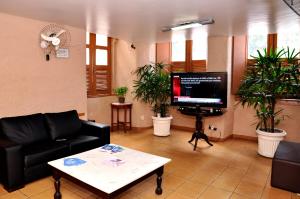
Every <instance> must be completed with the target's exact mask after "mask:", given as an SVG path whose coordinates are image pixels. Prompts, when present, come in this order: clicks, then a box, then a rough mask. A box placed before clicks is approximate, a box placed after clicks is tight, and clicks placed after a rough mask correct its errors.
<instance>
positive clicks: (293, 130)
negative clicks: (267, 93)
mask: <svg viewBox="0 0 300 199" xmlns="http://www.w3.org/2000/svg"><path fill="white" fill-rule="evenodd" d="M277 108H278V109H283V115H286V117H285V119H284V120H282V121H281V122H280V124H279V125H278V128H281V129H284V130H285V131H286V132H287V136H286V140H290V141H297V142H300V122H299V121H300V104H299V103H295V102H290V103H286V102H278V106H277ZM255 122H256V118H255V111H254V109H253V108H248V107H245V108H243V107H242V106H241V105H238V106H236V108H235V111H234V126H233V134H235V135H242V136H250V137H256V133H255V127H256V125H255ZM253 124H254V125H253Z"/></svg>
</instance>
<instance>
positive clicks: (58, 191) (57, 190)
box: [53, 173, 61, 199]
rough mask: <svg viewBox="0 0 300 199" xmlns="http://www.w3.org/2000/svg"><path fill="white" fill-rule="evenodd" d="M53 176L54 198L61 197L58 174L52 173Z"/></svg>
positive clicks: (59, 198) (58, 198)
mask: <svg viewBox="0 0 300 199" xmlns="http://www.w3.org/2000/svg"><path fill="white" fill-rule="evenodd" d="M53 178H54V187H55V193H54V199H61V193H60V176H59V175H57V174H55V173H54V174H53Z"/></svg>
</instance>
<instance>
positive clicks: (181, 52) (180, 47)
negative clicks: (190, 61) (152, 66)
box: [171, 40, 185, 62]
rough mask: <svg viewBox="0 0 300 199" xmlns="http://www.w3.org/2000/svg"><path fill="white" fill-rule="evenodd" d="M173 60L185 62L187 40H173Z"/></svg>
mask: <svg viewBox="0 0 300 199" xmlns="http://www.w3.org/2000/svg"><path fill="white" fill-rule="evenodd" d="M171 60H172V62H185V40H182V41H175V42H172V59H171Z"/></svg>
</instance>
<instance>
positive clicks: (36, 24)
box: [0, 13, 87, 117]
mask: <svg viewBox="0 0 300 199" xmlns="http://www.w3.org/2000/svg"><path fill="white" fill-rule="evenodd" d="M49 23H50V22H44V21H37V20H32V19H27V18H22V17H17V16H11V15H7V14H2V13H0V24H1V27H2V28H1V31H0V110H1V111H0V117H7V116H16V115H24V114H31V113H36V112H56V111H65V110H70V109H77V110H78V111H79V112H83V113H86V107H87V103H86V102H87V99H86V87H85V67H84V66H85V31H84V30H81V29H77V28H73V27H69V26H68V27H67V29H68V30H69V31H70V33H71V47H70V50H69V53H70V57H69V58H67V59H57V58H55V57H53V56H51V58H50V61H48V62H47V61H46V60H45V56H44V53H43V50H42V49H41V48H40V46H39V33H40V31H41V29H42V28H43V27H45V26H46V25H48V24H49Z"/></svg>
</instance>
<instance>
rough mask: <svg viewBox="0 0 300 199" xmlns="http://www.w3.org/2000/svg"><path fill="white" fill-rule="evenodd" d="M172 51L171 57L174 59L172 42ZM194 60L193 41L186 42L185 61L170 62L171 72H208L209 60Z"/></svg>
mask: <svg viewBox="0 0 300 199" xmlns="http://www.w3.org/2000/svg"><path fill="white" fill-rule="evenodd" d="M207 48H208V45H207ZM170 50H171V52H170V53H171V55H170V57H171V58H172V42H170ZM206 50H207V49H206ZM192 58H193V40H186V41H185V61H172V60H170V62H171V71H172V72H205V71H206V70H207V59H204V60H192Z"/></svg>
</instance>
